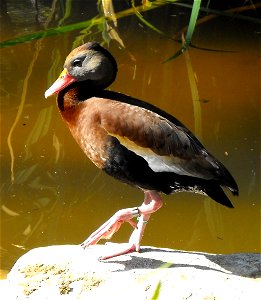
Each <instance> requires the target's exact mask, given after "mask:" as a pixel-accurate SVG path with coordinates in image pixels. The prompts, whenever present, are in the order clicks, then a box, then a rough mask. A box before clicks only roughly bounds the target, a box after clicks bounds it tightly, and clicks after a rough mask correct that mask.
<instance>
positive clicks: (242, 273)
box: [0, 245, 261, 300]
mask: <svg viewBox="0 0 261 300" xmlns="http://www.w3.org/2000/svg"><path fill="white" fill-rule="evenodd" d="M106 247H109V246H105V245H96V246H92V247H90V248H88V249H86V250H83V249H82V248H81V247H80V246H78V245H64V246H50V247H43V248H36V249H33V250H31V251H29V252H27V253H26V254H25V255H23V256H22V257H20V258H19V259H18V261H17V262H16V263H15V265H14V267H13V268H12V270H11V271H10V273H9V274H8V277H7V280H5V281H2V282H1V284H0V293H1V295H6V296H5V298H4V299H5V300H14V299H19V300H25V299H36V300H43V299H52V300H56V299H64V300H67V299H77V300H78V299H79V300H82V299H92V300H96V299H97V300H100V299H114V300H117V299H127V300H128V299H130V300H133V299H135V300H145V299H164V300H165V299H175V300H181V299H182V300H184V299H189V300H194V299H195V300H203V299H205V300H214V299H215V300H220V299H222V300H223V299H228V300H241V299H242V300H250V299H251V300H257V299H258V300H259V299H260V297H261V296H260V295H261V255H260V254H255V253H242V254H231V255H217V254H209V253H199V252H185V251H177V250H173V249H161V248H153V247H142V248H141V252H140V253H131V254H128V255H123V256H119V257H117V258H113V259H110V260H107V261H103V262H100V261H99V260H98V258H99V257H100V256H101V254H102V253H104V252H105V251H106ZM157 288H158V298H153V295H154V293H155V291H156V289H157Z"/></svg>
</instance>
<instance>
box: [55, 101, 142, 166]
mask: <svg viewBox="0 0 261 300" xmlns="http://www.w3.org/2000/svg"><path fill="white" fill-rule="evenodd" d="M140 109H141V108H139V107H135V106H132V105H129V104H126V103H121V102H118V101H114V100H111V99H105V98H99V97H92V98H89V99H88V100H85V101H82V102H78V103H77V104H76V105H73V106H71V107H70V108H69V109H66V110H60V113H61V115H62V117H63V119H64V120H65V121H66V123H67V126H68V127H69V129H70V131H71V133H72V135H73V137H74V139H75V140H76V141H77V143H78V144H79V146H80V147H81V149H82V150H83V151H84V153H85V154H86V155H87V156H88V157H89V159H90V160H91V161H92V162H93V163H94V164H95V165H96V166H97V167H98V168H101V169H102V168H103V167H104V164H105V162H106V160H107V159H109V157H108V150H109V147H112V144H113V143H112V140H113V139H115V137H114V136H113V135H111V132H114V133H117V136H122V137H124V136H125V135H127V136H129V137H131V136H132V135H133V138H134V139H135V140H136V141H137V140H139V142H140V144H142V142H144V141H146V142H147V143H148V135H146V137H145V136H144V128H143V126H142V123H143V120H141V119H139V118H138V117H137V115H136V114H135V110H140ZM144 113H146V110H144ZM126 120H127V121H126ZM139 123H141V124H140V125H141V126H139ZM139 127H140V132H137V131H136V130H135V129H136V128H139Z"/></svg>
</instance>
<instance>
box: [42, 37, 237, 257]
mask: <svg viewBox="0 0 261 300" xmlns="http://www.w3.org/2000/svg"><path fill="white" fill-rule="evenodd" d="M117 72H118V67H117V62H116V60H115V58H114V57H113V55H112V54H111V53H110V52H109V51H108V50H107V49H105V48H104V47H102V46H101V45H100V44H99V43H97V42H95V41H92V42H87V43H85V44H83V45H81V46H79V47H77V48H75V49H73V50H72V51H71V53H70V54H69V55H68V56H67V58H66V60H65V63H64V67H63V71H62V73H61V74H60V76H59V77H58V79H57V80H56V81H55V82H54V83H53V84H52V85H51V87H50V88H48V89H47V90H46V92H45V97H46V98H47V97H49V96H51V95H57V106H58V109H59V112H60V114H61V116H62V118H63V120H64V121H65V123H66V124H67V126H68V128H69V130H70V132H71V134H72V136H73V137H74V139H75V140H76V142H77V143H78V145H79V146H80V148H81V149H82V150H83V152H84V153H85V154H86V156H87V157H88V158H89V159H90V160H91V161H92V162H93V163H94V164H95V165H96V166H97V167H98V168H99V169H101V170H103V171H104V172H105V173H107V174H108V175H110V176H112V177H114V178H115V179H117V180H120V181H121V182H123V183H125V184H128V185H130V186H133V187H136V188H138V189H140V190H141V191H142V192H143V193H144V200H143V202H142V204H141V205H140V206H135V207H130V208H123V209H121V210H119V211H117V212H116V213H115V214H114V215H113V216H111V217H110V218H109V219H108V220H107V221H106V222H105V223H104V224H102V225H101V226H100V227H99V228H98V229H97V230H96V231H94V232H93V233H92V234H91V235H90V236H89V237H88V238H87V239H86V240H85V241H84V242H82V243H81V246H82V247H83V248H84V249H86V248H88V247H90V246H92V245H96V244H97V243H98V242H99V241H100V240H101V239H110V238H111V237H112V236H113V235H114V234H115V233H116V232H117V231H118V230H119V229H120V227H121V225H122V224H123V223H125V222H127V223H129V224H130V225H131V226H132V228H133V232H132V233H131V235H130V238H129V241H128V242H126V243H115V244H114V246H113V247H111V248H110V249H109V250H108V251H105V253H104V254H103V255H102V256H101V257H100V260H106V259H108V258H112V257H116V256H119V255H123V254H127V253H131V252H135V251H137V252H138V251H140V247H141V240H142V237H143V235H144V231H145V228H146V226H147V223H148V221H149V218H150V216H151V214H152V213H154V212H156V211H157V210H159V209H160V208H161V207H162V206H163V199H162V194H166V195H170V194H174V193H177V192H193V193H200V194H203V195H206V196H208V197H209V198H211V199H213V200H214V201H216V202H217V203H219V204H221V205H224V206H226V207H228V208H233V204H232V203H231V201H230V200H229V198H228V196H227V195H226V193H225V192H224V189H227V190H228V191H230V192H231V193H232V195H234V196H238V194H239V190H238V186H237V183H236V181H235V179H234V178H233V177H232V175H231V173H230V172H229V171H228V170H227V168H226V167H225V166H224V165H223V164H222V163H221V162H220V161H219V160H218V159H217V158H215V157H214V156H213V155H212V154H211V153H210V152H209V151H208V150H206V148H205V147H204V146H203V145H202V143H201V142H200V141H199V140H198V139H197V138H196V137H195V136H194V135H193V133H192V132H191V131H190V130H189V129H188V128H187V127H186V126H185V125H183V124H182V123H181V122H180V121H179V120H178V119H176V118H175V117H174V116H172V115H171V114H169V113H168V112H165V111H164V110H162V109H160V108H158V107H157V106H154V105H152V104H150V103H149V102H145V101H142V100H139V99H136V98H133V97H131V96H128V95H125V94H122V93H119V92H115V91H111V90H108V89H107V88H108V87H109V86H110V85H111V84H112V83H113V82H114V81H115V79H116V75H117ZM108 205H109V204H108Z"/></svg>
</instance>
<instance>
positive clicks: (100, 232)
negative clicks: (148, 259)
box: [81, 191, 163, 260]
mask: <svg viewBox="0 0 261 300" xmlns="http://www.w3.org/2000/svg"><path fill="white" fill-rule="evenodd" d="M144 194H145V197H144V202H143V204H142V205H141V206H140V207H138V208H126V209H122V210H119V211H118V212H117V213H115V214H114V215H113V216H112V217H111V218H110V219H109V220H108V221H107V222H105V223H104V224H103V225H102V226H100V227H99V228H98V229H97V230H96V231H95V232H94V233H92V234H91V235H90V236H89V237H88V238H87V239H86V240H85V241H84V242H83V243H82V244H81V245H82V247H83V248H86V247H88V246H90V245H94V244H96V243H98V241H99V240H100V239H110V238H111V237H112V235H113V234H114V233H115V232H117V231H118V230H119V228H120V226H121V224H122V223H123V222H129V223H130V224H131V226H132V227H133V228H134V231H133V233H132V234H131V237H130V239H129V242H128V243H123V244H116V245H115V246H114V247H113V249H112V250H111V252H110V253H107V254H106V255H104V256H102V257H101V258H100V259H101V260H104V259H108V258H111V257H115V256H118V255H121V254H126V253H129V252H133V251H139V249H140V242H141V239H142V236H143V233H144V230H145V227H146V224H147V222H148V220H149V218H150V215H151V214H152V213H153V212H155V211H157V210H158V209H159V208H160V207H161V206H162V204H163V201H162V199H161V197H160V195H159V194H158V193H157V192H156V191H144ZM138 214H139V215H140V217H139V221H138V224H136V222H134V221H133V220H131V219H132V218H133V217H136V216H137V215H138Z"/></svg>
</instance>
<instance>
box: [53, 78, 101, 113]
mask: <svg viewBox="0 0 261 300" xmlns="http://www.w3.org/2000/svg"><path fill="white" fill-rule="evenodd" d="M100 90H102V88H101V87H99V86H97V85H94V84H92V82H90V81H82V82H75V83H73V84H71V85H69V86H68V87H66V88H65V89H63V90H62V91H61V92H59V94H58V97H57V104H58V107H59V110H60V111H66V110H69V109H71V108H73V107H74V106H76V105H78V104H79V103H80V102H83V101H86V100H88V99H89V98H90V97H92V96H93V95H94V94H95V93H96V92H98V91H100Z"/></svg>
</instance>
